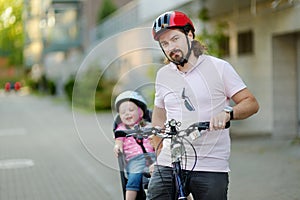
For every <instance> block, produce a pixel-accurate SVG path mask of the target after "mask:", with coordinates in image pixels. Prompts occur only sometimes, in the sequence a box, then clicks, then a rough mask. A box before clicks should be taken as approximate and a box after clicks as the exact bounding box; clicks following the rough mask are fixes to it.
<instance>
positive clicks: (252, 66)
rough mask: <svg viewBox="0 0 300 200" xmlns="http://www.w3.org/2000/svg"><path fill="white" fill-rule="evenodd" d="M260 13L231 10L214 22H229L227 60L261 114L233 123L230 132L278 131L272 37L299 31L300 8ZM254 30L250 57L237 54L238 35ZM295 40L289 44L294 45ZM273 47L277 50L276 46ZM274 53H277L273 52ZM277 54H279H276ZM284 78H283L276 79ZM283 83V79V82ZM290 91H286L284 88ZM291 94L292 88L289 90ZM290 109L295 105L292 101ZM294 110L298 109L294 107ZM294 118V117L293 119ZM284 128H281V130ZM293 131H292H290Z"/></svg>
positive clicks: (283, 126)
mask: <svg viewBox="0 0 300 200" xmlns="http://www.w3.org/2000/svg"><path fill="white" fill-rule="evenodd" d="M260 11H261V12H259V13H257V14H256V15H251V13H250V9H249V8H247V9H245V10H242V11H241V10H239V11H238V12H237V11H234V10H233V12H231V13H229V14H227V15H223V16H219V17H217V18H215V19H214V22H217V21H221V20H222V21H224V20H226V21H228V22H229V35H230V37H231V41H230V45H231V47H230V48H231V55H230V57H229V58H226V59H227V60H228V61H229V62H230V63H231V64H232V65H233V66H234V67H235V69H236V70H237V71H238V73H239V74H240V75H241V76H242V77H243V79H244V81H245V82H246V84H247V85H248V87H249V89H250V90H251V91H252V92H253V93H254V95H255V96H256V97H257V99H258V101H259V103H260V111H259V113H258V114H256V115H254V116H253V117H251V118H249V119H247V120H243V121H237V122H234V126H233V128H232V130H233V132H237V133H242V134H248V133H251V134H253V133H257V134H266V133H267V134H268V133H269V134H270V133H272V132H273V131H275V129H278V127H277V124H276V125H275V123H276V122H277V120H278V119H277V118H276V117H274V116H275V114H276V113H278V112H280V110H277V109H278V108H277V107H276V106H274V97H273V88H275V87H277V85H275V84H274V83H275V82H277V81H278V80H277V77H276V79H275V78H274V77H273V73H274V62H277V61H276V60H273V57H274V58H275V59H276V57H277V56H278V54H276V55H273V53H274V52H273V49H274V46H273V44H272V38H273V36H274V35H280V34H286V33H295V32H298V31H299V30H300V23H299V19H300V6H299V4H298V5H295V6H293V7H289V8H286V9H282V10H277V11H275V10H270V9H269V8H265V11H263V9H261V10H260ZM250 29H251V30H253V33H254V53H253V54H251V55H243V56H238V55H237V43H236V38H237V33H238V32H239V31H244V30H250ZM295 42H296V41H295V40H294V41H293V42H291V43H295ZM276 48H279V47H278V46H277V44H276ZM289 51H292V52H294V53H295V52H296V49H295V48H293V49H290V50H289ZM275 53H276V52H275ZM277 53H278V52H277ZM289 64H290V65H292V66H290V68H289V69H293V70H294V65H295V63H294V61H293V62H292V63H289ZM278 78H280V79H281V78H284V77H278ZM282 81H284V80H282ZM286 89H287V90H289V88H286ZM291 91H294V88H293V89H291ZM294 92H295V91H294ZM276 95H278V96H281V95H282V94H280V92H279V91H278V92H276ZM293 106H296V105H295V102H294V100H293ZM293 109H294V110H297V107H293ZM294 118H295V116H294V114H293V120H294ZM293 123H294V122H293ZM284 128H286V127H285V125H282V127H281V129H284ZM292 131H293V132H294V131H295V129H294V128H293V130H292Z"/></svg>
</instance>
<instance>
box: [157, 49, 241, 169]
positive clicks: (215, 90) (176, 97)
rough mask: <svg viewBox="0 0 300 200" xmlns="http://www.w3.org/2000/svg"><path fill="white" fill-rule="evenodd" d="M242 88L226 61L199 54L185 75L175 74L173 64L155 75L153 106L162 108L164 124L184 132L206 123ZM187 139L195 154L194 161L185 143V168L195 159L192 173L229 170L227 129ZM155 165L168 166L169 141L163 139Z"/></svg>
mask: <svg viewBox="0 0 300 200" xmlns="http://www.w3.org/2000/svg"><path fill="white" fill-rule="evenodd" d="M244 88H246V85H245V84H244V82H243V81H242V79H241V78H240V76H239V75H238V74H237V72H236V71H235V70H234V69H233V67H232V66H231V65H230V64H229V63H228V62H226V61H224V60H221V59H218V58H215V57H212V56H208V55H201V56H199V59H198V61H197V64H196V65H195V66H194V67H193V68H192V69H190V70H189V71H188V72H186V73H184V72H181V71H179V70H178V69H177V66H176V65H175V64H173V63H170V64H168V65H166V66H164V67H162V68H161V69H160V70H159V71H158V72H157V77H156V84H155V90H156V91H155V106H157V107H159V108H164V109H166V112H167V121H168V120H170V119H175V120H177V121H180V122H181V123H182V125H181V127H180V128H181V129H184V128H187V127H188V126H189V125H191V124H192V123H195V122H203V121H209V120H210V118H211V116H213V115H215V114H217V113H219V112H221V111H222V110H223V109H224V107H225V106H226V105H229V100H230V98H231V97H232V96H233V95H234V94H236V93H237V92H239V91H240V90H242V89H244ZM186 104H188V105H186ZM188 140H189V141H190V142H191V143H192V144H193V146H194V148H195V150H196V152H197V159H196V158H195V153H194V150H193V149H192V147H191V145H188V144H187V143H186V144H185V150H186V152H187V163H185V157H183V159H182V162H183V166H186V167H184V168H185V169H187V170H191V169H192V167H193V165H194V163H195V160H197V162H196V166H195V168H194V171H217V172H228V171H229V164H228V159H229V155H230V137H229V129H224V130H218V131H203V135H202V136H201V137H198V138H196V139H194V140H192V139H191V138H189V139H188ZM157 164H158V165H163V166H171V165H172V160H171V152H170V140H169V139H165V140H164V143H163V148H162V150H161V153H160V155H159V156H158V158H157Z"/></svg>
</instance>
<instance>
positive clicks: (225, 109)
mask: <svg viewBox="0 0 300 200" xmlns="http://www.w3.org/2000/svg"><path fill="white" fill-rule="evenodd" d="M224 111H225V112H232V111H233V108H232V107H230V106H226V107H225V108H224Z"/></svg>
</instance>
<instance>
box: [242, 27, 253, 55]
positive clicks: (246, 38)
mask: <svg viewBox="0 0 300 200" xmlns="http://www.w3.org/2000/svg"><path fill="white" fill-rule="evenodd" d="M249 53H253V32H252V31H246V32H241V33H238V54H239V55H242V54H249Z"/></svg>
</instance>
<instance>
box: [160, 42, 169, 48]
mask: <svg viewBox="0 0 300 200" xmlns="http://www.w3.org/2000/svg"><path fill="white" fill-rule="evenodd" d="M160 44H161V46H162V47H166V46H168V43H166V42H163V43H160Z"/></svg>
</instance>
